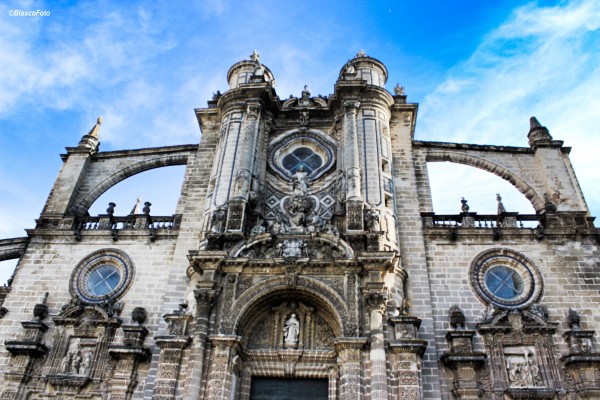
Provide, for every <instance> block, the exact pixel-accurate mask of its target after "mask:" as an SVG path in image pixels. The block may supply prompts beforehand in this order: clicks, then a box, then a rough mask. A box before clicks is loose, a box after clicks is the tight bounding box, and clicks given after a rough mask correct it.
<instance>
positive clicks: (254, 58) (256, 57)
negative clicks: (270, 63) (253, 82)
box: [250, 50, 260, 62]
mask: <svg viewBox="0 0 600 400" xmlns="http://www.w3.org/2000/svg"><path fill="white" fill-rule="evenodd" d="M250 60H252V61H254V62H260V54H259V53H258V51H256V50H252V54H250Z"/></svg>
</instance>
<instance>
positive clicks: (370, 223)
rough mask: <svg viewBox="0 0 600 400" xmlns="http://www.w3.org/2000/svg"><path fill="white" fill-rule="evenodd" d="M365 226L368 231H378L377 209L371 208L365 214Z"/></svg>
mask: <svg viewBox="0 0 600 400" xmlns="http://www.w3.org/2000/svg"><path fill="white" fill-rule="evenodd" d="M365 227H366V228H367V230H368V231H369V232H379V230H380V229H379V211H378V210H376V209H374V208H371V209H369V210H367V214H366V215H365Z"/></svg>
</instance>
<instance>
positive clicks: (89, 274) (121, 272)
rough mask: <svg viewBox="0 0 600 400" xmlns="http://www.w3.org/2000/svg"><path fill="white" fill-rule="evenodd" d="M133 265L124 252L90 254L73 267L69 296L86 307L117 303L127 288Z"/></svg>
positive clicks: (103, 251) (109, 250)
mask: <svg viewBox="0 0 600 400" xmlns="http://www.w3.org/2000/svg"><path fill="white" fill-rule="evenodd" d="M132 277H133V263H132V262H131V260H130V258H129V257H128V256H127V254H125V253H124V252H122V251H120V250H117V249H103V250H98V251H95V252H93V253H92V254H90V255H88V256H87V257H85V258H84V259H83V260H81V261H80V262H79V264H77V267H75V270H74V271H73V274H72V275H71V285H70V286H71V293H72V294H73V295H76V296H78V297H80V298H81V299H82V300H84V301H86V302H88V303H98V302H102V301H104V300H106V299H109V298H110V299H113V300H115V299H117V298H118V297H120V296H122V295H123V294H124V293H125V291H126V290H127V288H128V287H129V285H130V283H131V281H132Z"/></svg>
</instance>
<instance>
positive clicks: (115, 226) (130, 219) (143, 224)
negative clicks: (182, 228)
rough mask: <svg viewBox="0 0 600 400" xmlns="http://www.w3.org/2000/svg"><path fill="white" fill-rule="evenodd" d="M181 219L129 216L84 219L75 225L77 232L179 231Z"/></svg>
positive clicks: (174, 216)
mask: <svg viewBox="0 0 600 400" xmlns="http://www.w3.org/2000/svg"><path fill="white" fill-rule="evenodd" d="M178 225H179V218H178V216H177V215H172V216H154V215H152V216H150V215H128V216H125V217H115V216H95V217H82V218H79V219H78V221H77V222H76V223H75V229H76V230H82V231H87V230H104V229H106V230H123V229H158V230H165V229H177V228H179V226H178Z"/></svg>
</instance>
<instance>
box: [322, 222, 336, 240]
mask: <svg viewBox="0 0 600 400" xmlns="http://www.w3.org/2000/svg"><path fill="white" fill-rule="evenodd" d="M322 232H323V233H326V234H328V235H333V236H335V237H336V238H339V237H340V231H339V229H338V228H337V226H335V224H334V223H333V222H332V221H331V220H326V221H325V224H324V225H323V229H322Z"/></svg>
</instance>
